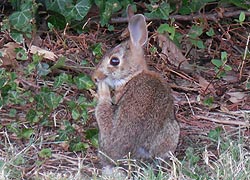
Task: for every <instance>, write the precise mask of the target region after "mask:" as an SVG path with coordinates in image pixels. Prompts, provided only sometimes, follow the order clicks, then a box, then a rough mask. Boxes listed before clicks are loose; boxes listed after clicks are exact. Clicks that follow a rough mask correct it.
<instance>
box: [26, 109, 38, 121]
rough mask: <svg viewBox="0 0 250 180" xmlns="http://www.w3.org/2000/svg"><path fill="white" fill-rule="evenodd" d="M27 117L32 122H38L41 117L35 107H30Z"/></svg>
mask: <svg viewBox="0 0 250 180" xmlns="http://www.w3.org/2000/svg"><path fill="white" fill-rule="evenodd" d="M26 119H27V120H28V121H29V122H31V123H35V122H38V121H39V117H38V114H37V111H35V110H34V109H29V111H28V113H27V114H26Z"/></svg>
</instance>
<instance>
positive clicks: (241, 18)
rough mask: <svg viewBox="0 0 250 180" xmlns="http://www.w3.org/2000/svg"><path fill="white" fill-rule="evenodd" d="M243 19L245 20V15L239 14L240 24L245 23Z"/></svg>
mask: <svg viewBox="0 0 250 180" xmlns="http://www.w3.org/2000/svg"><path fill="white" fill-rule="evenodd" d="M245 18H246V16H245V13H244V12H241V13H240V16H239V21H240V22H241V23H242V22H244V21H245Z"/></svg>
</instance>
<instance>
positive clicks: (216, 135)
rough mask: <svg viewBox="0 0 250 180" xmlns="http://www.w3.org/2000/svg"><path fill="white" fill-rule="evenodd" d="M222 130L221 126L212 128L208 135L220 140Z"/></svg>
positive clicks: (212, 138) (216, 140) (213, 139)
mask: <svg viewBox="0 0 250 180" xmlns="http://www.w3.org/2000/svg"><path fill="white" fill-rule="evenodd" d="M221 132H222V128H221V127H216V128H215V129H212V130H210V131H209V133H208V137H209V139H211V140H212V141H215V142H218V140H219V139H220V137H221Z"/></svg>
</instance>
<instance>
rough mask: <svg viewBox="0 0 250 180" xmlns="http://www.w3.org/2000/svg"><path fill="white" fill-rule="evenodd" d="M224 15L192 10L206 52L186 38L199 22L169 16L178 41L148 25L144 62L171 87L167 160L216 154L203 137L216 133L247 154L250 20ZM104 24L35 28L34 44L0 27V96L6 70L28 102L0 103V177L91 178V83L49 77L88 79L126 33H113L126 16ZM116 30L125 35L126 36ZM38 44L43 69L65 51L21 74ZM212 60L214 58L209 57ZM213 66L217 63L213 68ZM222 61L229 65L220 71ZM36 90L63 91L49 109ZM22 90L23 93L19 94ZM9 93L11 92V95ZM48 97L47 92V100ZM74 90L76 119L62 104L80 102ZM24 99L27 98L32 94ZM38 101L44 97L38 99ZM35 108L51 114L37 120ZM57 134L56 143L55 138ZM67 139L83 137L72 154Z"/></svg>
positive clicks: (156, 24)
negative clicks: (177, 130)
mask: <svg viewBox="0 0 250 180" xmlns="http://www.w3.org/2000/svg"><path fill="white" fill-rule="evenodd" d="M237 10H238V9H237ZM225 11H226V13H225V14H226V15H225V17H224V18H226V20H225V19H224V20H223V17H220V18H218V17H219V15H218V14H217V13H212V14H204V15H203V16H202V15H200V16H202V17H203V18H204V19H205V20H207V21H204V22H202V23H203V27H204V29H203V30H202V31H203V33H202V34H201V35H200V36H199V37H197V38H199V40H201V41H202V42H203V43H204V46H205V47H204V48H199V47H197V46H195V45H194V44H192V42H191V41H190V35H191V34H192V33H190V32H192V31H194V32H197V31H195V28H194V26H192V25H194V24H196V25H198V24H199V23H200V22H199V17H196V16H193V17H191V15H190V16H182V17H180V18H179V19H178V17H177V16H175V18H176V21H175V27H176V34H177V33H178V34H179V35H182V37H181V38H180V39H178V40H179V42H178V43H177V44H178V45H179V47H177V46H176V45H174V43H172V41H169V37H168V36H167V35H166V34H164V35H162V34H159V33H157V28H158V27H159V26H160V25H161V24H163V23H164V22H163V21H160V20H157V19H155V20H150V19H149V20H148V21H147V22H148V24H149V26H148V29H149V42H148V45H147V46H146V47H145V51H146V53H145V54H146V56H147V60H148V65H149V68H150V69H152V70H153V71H156V72H158V73H160V74H161V75H162V76H163V77H164V78H165V81H166V82H168V83H169V84H170V86H171V87H172V90H173V91H172V93H173V97H174V102H175V109H176V118H177V120H178V122H179V124H180V127H181V136H180V142H179V145H178V148H177V150H176V153H175V157H177V158H178V159H179V160H180V161H181V159H183V158H184V157H185V156H186V153H185V152H186V151H187V149H188V148H190V147H192V148H194V149H201V148H204V147H207V150H208V151H209V152H213V153H214V154H215V155H217V154H218V153H219V152H218V151H217V150H218V147H216V146H215V145H214V144H213V143H212V141H211V136H212V135H211V134H212V133H213V132H219V133H221V134H220V135H221V137H222V138H225V137H228V136H229V137H230V138H232V139H234V138H237V137H238V135H239V134H240V136H241V137H242V139H243V141H244V147H245V149H247V150H248V151H249V145H250V142H249V138H248V137H249V134H250V130H249V121H250V103H249V102H250V91H249V88H250V85H249V84H250V74H249V72H250V66H249V65H250V62H249V50H248V44H249V38H250V34H249V32H250V22H249V21H245V22H244V23H243V24H240V23H237V22H235V21H234V19H236V18H237V17H238V16H239V13H238V14H237V13H235V12H236V10H234V9H225ZM230 13H231V16H230ZM213 16H214V17H213ZM222 16H223V15H222ZM190 18H193V20H191V19H190ZM214 19H218V20H214ZM115 22H116V23H115ZM111 23H113V24H112V25H114V31H111V32H109V31H107V28H106V27H100V26H99V24H97V23H93V22H89V24H87V25H86V28H88V31H87V32H83V33H81V34H77V33H75V32H72V31H71V30H70V29H69V30H68V29H66V31H64V32H63V31H57V30H54V31H53V32H49V31H43V30H42V31H39V29H38V31H37V33H36V34H35V35H34V36H33V39H32V41H27V42H26V45H25V46H24V45H23V44H17V43H15V42H14V41H13V39H12V38H11V37H10V34H9V32H7V31H2V32H1V33H0V37H1V40H0V50H1V52H5V53H7V54H8V56H5V58H1V64H0V66H1V69H2V70H4V71H5V72H3V71H1V74H0V80H1V81H0V87H1V89H0V92H1V96H0V99H4V94H3V93H4V91H5V89H4V87H6V86H5V85H3V84H1V83H2V82H5V81H4V80H5V79H6V78H7V79H8V78H9V81H8V82H7V81H6V84H7V83H10V82H12V81H11V80H10V79H11V78H10V77H11V75H6V74H5V73H7V72H12V73H15V76H16V77H15V78H14V81H13V83H12V84H10V85H9V87H8V88H12V87H13V86H17V87H18V88H19V89H18V90H20V91H18V93H19V95H20V94H21V95H22V96H23V98H22V99H26V100H27V101H26V102H25V103H22V102H19V100H18V98H16V100H17V101H18V102H16V103H15V102H13V101H8V102H9V103H6V104H4V103H3V104H1V106H0V122H1V125H0V167H1V168H2V170H1V171H2V176H1V177H3V178H4V177H5V178H6V177H9V179H15V177H19V178H20V179H28V178H30V177H40V178H41V177H44V179H46V178H47V179H53V178H54V179H56V178H57V176H58V178H59V176H60V178H61V179H63V176H65V179H67V178H69V179H70V177H75V178H76V177H82V175H83V174H84V176H93V174H95V173H96V172H97V171H98V169H100V164H99V160H98V157H97V148H96V144H95V142H93V141H94V139H93V138H92V137H91V138H88V133H89V132H92V131H89V130H93V132H94V129H96V128H97V123H96V121H95V118H94V106H93V105H86V104H87V103H89V104H91V103H92V101H93V99H94V96H95V87H94V86H92V85H90V88H86V87H84V88H79V84H78V83H77V80H72V81H73V82H66V81H65V82H64V83H62V84H61V85H60V86H58V87H55V81H56V77H58V76H59V75H60V74H67V75H70V76H71V77H73V78H72V79H74V77H81V74H84V75H87V76H90V75H91V72H93V70H94V68H95V66H96V65H97V63H98V61H99V60H100V57H101V56H102V54H103V53H104V52H105V51H107V50H108V49H110V48H111V47H113V46H114V45H117V44H119V42H121V40H122V39H124V37H121V34H122V32H125V29H126V22H123V21H122V20H120V19H119V18H117V19H113V22H112V21H111ZM211 28H213V29H214V34H213V35H212V36H209V35H207V34H206V32H208V31H209V30H210V29H211ZM123 34H125V36H126V33H123ZM188 35H189V36H188ZM31 45H33V46H34V47H33V48H34V49H33V51H30V52H29V54H28V59H27V60H25V61H23V60H17V59H16V54H15V53H14V52H13V51H14V49H15V48H17V47H23V48H25V49H26V50H27V51H29V50H30V49H32V48H31ZM38 47H39V48H41V49H39V48H38ZM42 50H45V51H43V53H45V54H46V55H47V56H46V57H45V56H44V58H42V60H41V61H40V62H42V63H45V64H47V65H49V67H50V68H51V67H53V66H54V65H55V64H57V65H58V61H59V60H58V57H60V56H64V57H65V59H64V60H63V63H62V65H58V67H54V68H51V69H50V72H49V73H48V74H46V75H45V76H39V74H38V73H39V72H38V70H34V71H33V70H32V71H31V72H29V73H27V72H26V71H27V69H28V68H27V67H29V66H28V65H29V64H30V63H31V62H34V61H35V60H34V58H33V59H32V56H33V55H34V54H35V52H40V51H42ZM13 53H14V54H13ZM50 53H52V54H50ZM223 53H224V54H223ZM225 53H226V55H225ZM223 55H224V57H225V56H226V58H225V59H224V60H222V59H223ZM211 59H217V60H215V61H214V63H212V62H211ZM216 62H222V64H221V65H218V64H216ZM42 63H41V64H42ZM226 66H227V67H230V68H229V69H227V68H226ZM222 73H225V74H224V75H222ZM220 75H221V77H219V76H220ZM84 77H85V76H84ZM86 84H87V85H86ZM86 84H85V86H88V83H86ZM11 86H12V87H11ZM44 87H47V88H51V89H52V92H53V93H57V94H59V95H60V96H61V99H60V102H58V103H57V104H56V106H53V102H54V101H53V102H52V108H50V105H49V104H46V101H47V100H43V101H42V100H41V101H38V100H37V99H38V96H37V95H40V94H42V93H47V91H45V90H44ZM15 90H16V89H15ZM13 92H14V90H13ZM25 92H29V93H30V94H28V95H25ZM41 92H42V93H41ZM8 93H9V94H10V91H8ZM47 95H48V96H50V95H51V94H46V95H45V96H47ZM13 96H14V95H13ZM51 96H53V94H52V95H51ZM80 96H84V97H85V98H86V99H84V100H83V101H84V103H85V106H84V108H83V109H81V107H82V106H79V107H78V106H77V107H78V108H80V109H78V111H81V112H82V113H83V114H84V110H86V113H87V115H86V116H85V117H84V116H82V115H81V117H74V115H75V114H74V113H72V112H75V111H74V110H75V109H74V108H73V110H72V109H71V108H70V107H71V106H70V105H69V104H70V103H69V102H71V101H78V100H79V97H80ZM31 97H33V98H32V99H30V98H31ZM39 97H41V99H43V98H45V97H43V96H42V95H41V96H39ZM53 97H54V96H53ZM13 98H14V97H13ZM79 101H80V100H79ZM37 102H44V103H45V104H44V105H45V106H48V109H43V108H39V107H37V104H36V103H37ZM1 103H2V101H1ZM84 103H83V104H84ZM75 106H76V105H75ZM35 107H36V108H35ZM13 109H14V110H13ZM30 109H33V110H34V111H35V112H37V113H35V114H36V115H35V117H37V119H32V120H30V118H27V114H28V113H29V112H31V111H30ZM12 111H14V114H13V113H12ZM78 111H76V112H78ZM32 112H33V111H32ZM39 113H40V114H39ZM41 113H45V114H46V113H49V114H47V116H46V117H45V116H44V115H42V114H41ZM76 114H77V113H76ZM76 116H78V115H76ZM31 121H32V122H31ZM67 123H69V124H67ZM26 130H27V131H26ZM28 130H31V131H28ZM71 131H72V132H71ZM29 132H31V133H29ZM63 132H65V136H67V137H66V138H65V139H63V138H62V137H61V136H63ZM66 132H67V133H66ZM25 133H27V134H28V135H27V134H25ZM209 135H210V136H209ZM58 137H59V138H61V139H60V140H58ZM209 137H210V138H209ZM62 139H63V140H62ZM72 139H74V140H75V141H77V142H81V148H80V151H77V152H76V151H72V149H73V150H76V149H74V148H75V147H74V143H75V141H72ZM92 140H93V141H92ZM72 144H73V145H72ZM82 146H84V148H82ZM44 149H50V150H49V151H48V154H46V152H43V153H41V151H42V150H44ZM50 174H53V175H50ZM66 177H67V178H66Z"/></svg>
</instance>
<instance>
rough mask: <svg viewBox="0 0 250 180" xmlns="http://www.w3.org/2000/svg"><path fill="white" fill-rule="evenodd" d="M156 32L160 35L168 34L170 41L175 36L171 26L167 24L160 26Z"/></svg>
mask: <svg viewBox="0 0 250 180" xmlns="http://www.w3.org/2000/svg"><path fill="white" fill-rule="evenodd" d="M157 31H158V32H159V33H161V34H163V33H164V32H168V33H170V36H169V38H170V39H171V40H173V39H174V36H175V28H174V27H172V26H169V25H168V24H161V25H160V27H159V28H158V29H157Z"/></svg>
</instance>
